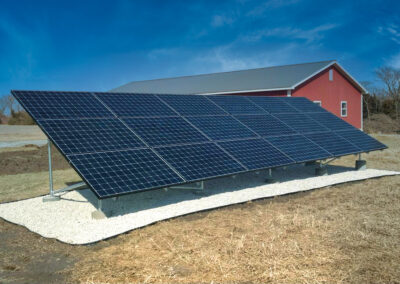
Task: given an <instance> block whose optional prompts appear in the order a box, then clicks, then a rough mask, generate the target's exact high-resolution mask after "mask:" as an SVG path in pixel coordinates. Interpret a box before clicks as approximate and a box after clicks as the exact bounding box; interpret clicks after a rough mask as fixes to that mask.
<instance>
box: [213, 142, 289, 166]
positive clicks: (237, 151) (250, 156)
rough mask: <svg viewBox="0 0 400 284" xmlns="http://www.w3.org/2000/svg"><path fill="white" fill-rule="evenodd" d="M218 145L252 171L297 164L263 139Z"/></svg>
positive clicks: (220, 143)
mask: <svg viewBox="0 0 400 284" xmlns="http://www.w3.org/2000/svg"><path fill="white" fill-rule="evenodd" d="M218 144H219V145H220V146H221V147H222V148H223V149H225V150H226V151H228V152H229V153H230V154H231V155H232V156H234V157H235V158H236V159H237V160H239V161H240V162H241V163H242V164H243V165H245V166H246V167H247V168H248V169H250V170H257V169H264V168H271V167H279V166H284V165H289V164H293V163H294V162H295V161H294V160H292V159H291V158H289V157H288V156H287V155H286V154H285V153H282V152H281V151H280V150H279V149H277V148H276V147H275V146H273V145H271V144H270V143H269V142H267V141H265V140H263V139H261V138H258V139H248V140H236V141H226V142H218Z"/></svg>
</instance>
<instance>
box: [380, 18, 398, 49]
mask: <svg viewBox="0 0 400 284" xmlns="http://www.w3.org/2000/svg"><path fill="white" fill-rule="evenodd" d="M378 33H380V34H381V35H383V36H387V37H388V38H390V39H391V40H392V41H394V42H395V43H397V44H400V27H399V26H398V25H396V24H393V23H391V24H388V25H386V26H379V27H378Z"/></svg>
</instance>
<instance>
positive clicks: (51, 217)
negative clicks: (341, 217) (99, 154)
mask: <svg viewBox="0 0 400 284" xmlns="http://www.w3.org/2000/svg"><path fill="white" fill-rule="evenodd" d="M328 171H329V173H330V174H329V175H328V176H322V177H315V176H313V173H314V167H304V166H300V165H298V166H294V167H290V168H288V169H286V170H283V169H280V170H276V171H274V172H273V175H274V178H276V179H278V180H280V183H275V184H265V182H264V180H265V178H266V177H267V172H266V171H263V172H260V173H259V174H258V175H257V174H256V173H246V174H242V175H238V176H237V177H236V178H232V177H226V178H219V179H215V180H210V181H206V182H205V187H206V189H205V190H204V194H203V195H197V194H194V193H193V192H192V191H191V190H187V189H186V190H185V189H170V190H168V191H165V190H154V191H147V192H143V193H137V194H131V195H126V196H122V197H120V198H119V199H118V200H117V201H113V200H111V199H107V200H105V201H103V207H104V210H105V211H106V212H108V214H109V215H110V216H109V217H108V218H106V219H101V220H95V219H92V217H91V213H92V212H93V211H94V210H96V207H95V206H97V200H96V198H95V196H94V195H93V193H92V192H91V191H90V190H88V189H83V190H78V191H72V192H68V193H64V194H63V195H62V199H61V200H60V201H56V202H45V203H44V202H42V197H37V198H31V199H27V200H23V201H17V202H11V203H4V204H0V217H1V218H4V219H5V220H7V221H9V222H12V223H16V224H19V225H22V226H25V227H26V228H28V229H29V230H31V231H33V232H36V233H38V234H40V235H42V236H43V237H46V238H56V239H58V240H60V241H62V242H66V243H70V244H88V243H93V242H97V241H100V240H102V239H106V238H110V237H113V236H116V235H119V234H122V233H124V232H127V231H131V230H133V229H136V228H140V227H143V226H146V225H149V224H152V223H155V222H158V221H161V220H166V219H169V218H172V217H176V216H181V215H185V214H188V213H193V212H198V211H202V210H207V209H211V208H217V207H221V206H227V205H231V204H236V203H243V202H246V201H250V200H254V199H259V198H266V197H271V196H276V195H282V194H288V193H294V192H299V191H306V190H311V189H315V188H321V187H326V186H329V185H334V184H339V183H345V182H350V181H357V180H364V179H369V178H375V177H381V176H388V175H397V174H400V173H399V172H393V171H384V170H374V169H367V170H363V171H354V170H353V169H350V168H344V167H337V166H330V167H329V168H328ZM327 190H328V189H327ZM227 218H229V216H227Z"/></svg>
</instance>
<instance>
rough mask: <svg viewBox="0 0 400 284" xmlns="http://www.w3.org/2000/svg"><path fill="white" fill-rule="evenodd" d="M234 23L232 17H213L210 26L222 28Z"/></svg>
mask: <svg viewBox="0 0 400 284" xmlns="http://www.w3.org/2000/svg"><path fill="white" fill-rule="evenodd" d="M235 21H236V17H235V16H234V15H225V14H221V15H214V16H213V18H212V21H211V26H213V27H217V28H218V27H223V26H226V25H232V24H233V23H234V22H235Z"/></svg>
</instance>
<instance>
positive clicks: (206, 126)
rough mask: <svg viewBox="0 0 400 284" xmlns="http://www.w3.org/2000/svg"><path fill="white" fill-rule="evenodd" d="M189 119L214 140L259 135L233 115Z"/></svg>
mask: <svg viewBox="0 0 400 284" xmlns="http://www.w3.org/2000/svg"><path fill="white" fill-rule="evenodd" d="M187 119H188V120H189V121H190V122H191V123H192V124H194V125H195V126H196V127H197V128H199V129H200V130H201V131H202V132H204V133H205V134H206V135H207V136H208V137H210V138H211V139H212V140H225V139H236V138H246V137H256V136H257V135H256V134H255V133H253V132H252V131H250V130H249V129H248V128H246V127H245V126H243V125H242V124H241V123H239V122H238V121H236V120H235V119H234V118H233V117H232V116H191V117H187Z"/></svg>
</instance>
